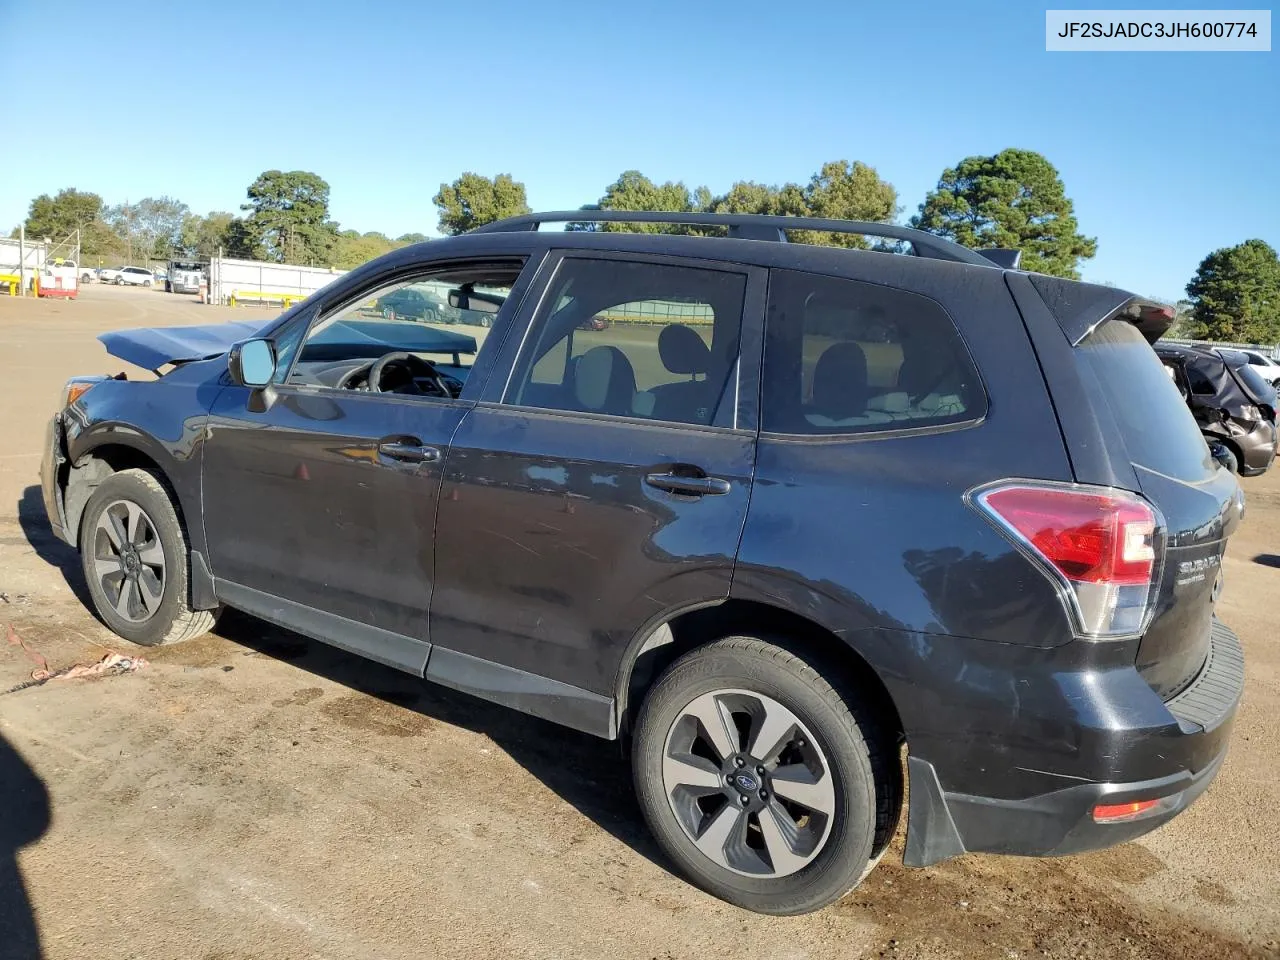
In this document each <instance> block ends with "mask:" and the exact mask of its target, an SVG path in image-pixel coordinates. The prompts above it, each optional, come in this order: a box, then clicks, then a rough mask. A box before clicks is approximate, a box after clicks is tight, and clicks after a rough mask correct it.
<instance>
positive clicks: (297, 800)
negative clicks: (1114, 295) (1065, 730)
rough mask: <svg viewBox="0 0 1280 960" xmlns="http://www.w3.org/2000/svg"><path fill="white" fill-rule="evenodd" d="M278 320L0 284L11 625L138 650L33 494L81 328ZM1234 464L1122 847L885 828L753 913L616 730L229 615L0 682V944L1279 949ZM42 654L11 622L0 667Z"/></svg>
mask: <svg viewBox="0 0 1280 960" xmlns="http://www.w3.org/2000/svg"><path fill="white" fill-rule="evenodd" d="M271 315H272V312H271V311H262V310H258V311H253V310H243V309H242V310H239V311H235V312H234V313H233V312H232V311H230V310H225V309H222V308H214V307H204V306H199V305H197V304H195V303H194V301H193V300H192V299H191V298H185V297H178V296H171V295H166V294H163V293H159V292H154V291H143V290H133V289H116V288H105V287H96V286H90V287H88V288H86V289H85V290H83V291H82V293H81V296H80V298H79V300H78V301H76V302H73V303H59V302H44V301H42V302H36V301H29V300H13V299H10V298H8V297H0V636H3V635H4V632H5V627H6V626H7V625H11V626H12V627H13V630H14V631H15V632H16V634H17V635H18V636H20V637H21V638H22V639H23V640H24V641H25V642H26V643H27V644H28V646H30V647H32V648H33V649H35V650H38V651H39V652H40V653H41V654H43V655H44V656H45V657H46V658H48V661H49V664H50V666H51V667H53V668H54V669H57V668H60V667H64V666H68V665H71V664H75V663H88V662H93V661H96V660H97V659H99V658H100V657H101V656H102V655H103V654H104V653H105V652H107V651H108V650H114V651H119V652H122V653H130V652H138V651H137V650H136V648H131V647H130V645H129V644H127V643H125V642H124V641H120V640H118V639H116V638H114V637H113V636H112V635H111V634H110V633H109V632H108V631H107V630H106V629H105V628H103V627H102V626H101V625H100V624H99V623H98V622H97V621H96V620H95V619H94V618H93V617H92V616H91V615H90V614H89V613H88V611H87V610H86V608H85V606H84V605H83V603H82V602H81V599H80V597H81V596H82V595H83V593H84V591H83V584H82V580H81V578H80V575H79V568H78V560H77V558H76V557H75V555H74V554H73V552H72V551H70V550H69V549H67V548H66V547H64V546H63V545H62V544H60V543H58V542H56V541H55V540H53V539H52V537H51V535H50V534H49V533H48V531H47V528H46V526H45V523H44V518H43V511H42V508H41V506H40V498H39V490H38V486H37V485H38V482H39V479H38V475H37V471H38V464H39V451H40V448H41V443H42V440H43V430H44V425H45V423H46V420H47V418H48V416H49V415H50V414H51V413H52V410H53V407H54V405H55V403H56V401H57V396H58V390H59V387H60V385H61V383H62V382H63V381H64V380H65V379H66V377H67V376H69V375H72V374H77V373H95V372H110V373H114V372H117V371H118V370H120V369H121V368H122V364H121V362H120V361H118V360H115V359H112V358H109V357H107V355H106V353H105V351H103V349H102V347H101V345H100V344H99V343H98V342H97V341H96V340H95V339H94V337H95V336H96V334H98V333H100V332H102V331H104V330H112V329H119V328H123V327H135V326H155V325H161V324H165V325H171V324H178V323H198V322H203V323H207V322H211V321H214V320H216V319H230V318H231V317H232V316H235V317H237V318H241V319H243V318H246V317H249V316H262V317H268V316H271ZM129 372H130V375H131V376H132V375H134V373H135V372H136V371H133V370H130V371H129ZM1244 484H1245V490H1246V493H1247V495H1248V500H1249V513H1248V515H1247V516H1246V519H1245V522H1244V525H1243V527H1242V529H1241V531H1240V532H1239V533H1238V534H1237V536H1236V537H1235V538H1234V539H1233V541H1232V544H1231V548H1230V551H1229V553H1228V556H1227V560H1226V563H1225V569H1226V585H1227V586H1226V593H1225V596H1224V599H1223V602H1222V614H1223V616H1224V618H1225V619H1227V621H1228V622H1229V623H1231V625H1232V626H1233V627H1234V628H1235V629H1236V631H1237V632H1239V634H1240V635H1241V637H1242V639H1243V642H1244V645H1245V651H1246V656H1247V658H1248V685H1247V690H1246V695H1245V703H1244V706H1243V708H1242V711H1241V713H1240V715H1239V718H1238V720H1237V722H1236V727H1235V734H1234V743H1233V747H1232V753H1231V755H1230V757H1229V759H1228V761H1227V763H1226V765H1225V767H1224V768H1223V771H1222V773H1221V775H1220V777H1219V778H1218V781H1217V783H1216V784H1215V785H1214V786H1213V787H1212V788H1211V789H1210V791H1209V792H1208V793H1207V794H1206V795H1205V796H1204V798H1202V799H1201V800H1200V802H1199V803H1197V804H1196V805H1195V806H1194V807H1193V808H1192V809H1191V810H1190V811H1189V812H1188V813H1186V814H1185V815H1183V816H1182V817H1180V818H1178V819H1177V820H1175V821H1174V822H1173V823H1171V824H1170V825H1168V826H1166V827H1164V828H1163V829H1161V830H1159V831H1157V832H1156V833H1154V834H1152V835H1151V836H1149V837H1147V838H1144V839H1143V840H1142V841H1140V842H1138V843H1132V844H1127V845H1125V846H1123V847H1119V848H1117V849H1114V850H1110V851H1105V852H1102V853H1097V854H1092V855H1089V856H1082V857H1072V858H1065V859H1060V860H1053V861H1040V860H1014V859H1002V858H997V857H978V856H972V857H965V858H962V859H960V860H956V861H951V862H949V863H945V864H942V865H940V866H937V867H933V868H930V869H927V870H904V869H903V868H902V866H901V849H902V844H901V839H902V838H901V837H899V838H898V840H897V841H896V842H895V845H894V848H893V850H891V851H890V853H889V855H888V856H887V857H886V858H885V861H884V863H883V864H882V865H881V866H880V868H879V869H878V870H877V871H876V872H875V873H873V874H872V875H871V877H870V879H869V880H868V881H867V882H866V883H865V884H864V886H863V887H862V888H861V889H860V890H857V891H855V892H854V893H853V894H851V895H850V896H848V897H847V898H845V899H844V900H843V901H841V902H840V903H838V904H836V905H835V906H833V907H831V908H830V909H828V910H826V911H824V912H822V913H819V914H815V915H811V916H808V917H802V918H796V919H778V918H766V917H758V916H755V915H752V914H748V913H744V912H742V911H740V910H737V909H736V908H733V907H730V906H728V905H726V904H723V903H721V902H719V901H716V900H713V899H711V898H710V897H707V896H705V895H703V894H701V893H699V892H698V891H697V890H695V889H693V888H692V887H690V886H688V885H686V884H685V883H684V882H682V881H681V880H680V879H678V878H677V877H675V876H673V875H672V874H671V873H670V872H669V871H668V869H667V867H666V865H665V863H664V862H663V859H662V857H661V855H660V854H659V853H658V852H657V850H656V848H655V847H654V845H653V844H652V842H651V841H650V840H649V839H648V837H647V835H646V833H645V830H644V827H643V824H642V823H641V820H640V816H639V812H638V810H637V808H636V805H635V802H634V801H633V800H632V798H631V793H630V787H629V784H628V780H627V770H626V768H625V766H624V765H623V764H622V763H621V762H620V760H619V758H618V752H617V748H616V746H614V745H611V744H608V743H605V742H602V741H596V740H593V739H591V738H588V737H585V736H581V735H578V734H575V733H572V732H567V731H563V730H560V729H558V728H554V727H552V726H550V725H548V724H545V723H543V722H541V721H537V720H533V719H529V718H525V717H522V716H519V715H517V714H514V713H508V712H506V711H503V710H501V709H499V708H497V707H491V706H488V705H486V704H484V703H481V702H479V701H476V700H472V699H470V698H467V697H465V696H463V695H455V694H452V693H450V692H448V691H444V690H441V689H438V688H433V687H429V686H426V685H424V684H422V683H421V682H419V681H415V680H414V679H413V678H411V677H409V676H407V675H403V674H399V673H396V672H395V671H392V670H389V669H386V668H383V667H380V666H378V665H376V664H373V663H369V662H367V661H364V660H361V659H358V658H356V657H353V656H348V655H346V654H343V653H340V652H338V651H335V650H332V649H329V648H326V647H323V646H321V645H319V644H315V643H312V642H310V641H307V640H304V639H302V638H300V637H298V636H296V635H293V634H289V633H286V632H283V631H280V630H276V629H274V628H271V627H268V626H266V625H265V624H262V623H259V622H257V621H254V620H252V619H250V618H248V617H244V616H236V615H228V616H227V617H226V618H225V619H224V620H223V622H222V624H221V625H220V627H219V629H218V632H217V634H216V635H212V636H209V637H206V638H203V639H201V640H197V641H195V642H193V643H191V644H188V645H185V646H177V647H171V648H163V649H159V650H156V651H148V652H146V655H147V656H148V659H149V660H150V661H151V665H150V667H149V668H148V669H146V670H144V671H142V672H140V673H137V674H133V675H127V676H118V677H107V678H102V679H98V680H78V681H76V680H70V681H68V680H57V681H52V682H50V683H48V684H45V685H43V686H38V687H33V688H29V689H24V690H21V691H19V692H16V693H10V694H4V695H0V804H3V807H2V808H0V957H3V958H21V960H27V958H30V957H36V956H44V957H49V958H76V960H81V958H86V957H94V958H117V957H120V958H123V957H138V958H143V957H145V958H153V957H154V958H173V957H183V958H204V960H214V958H217V960H247V958H272V960H278V958H320V957H324V958H402V957H403V958H415V960H416V958H421V957H477V956H504V957H506V956H514V957H592V958H594V957H599V956H608V957H610V958H615V960H625V958H645V960H648V958H686V957H687V958H702V957H719V956H735V957H740V958H741V957H744V956H745V957H752V958H773V957H777V958H803V957H845V958H848V957H861V956H869V957H902V958H912V957H915V958H943V957H947V958H950V957H955V958H969V957H994V958H1002V960H1004V958H1030V957H1042V956H1049V957H1100V958H1101V957H1106V958H1119V957H1143V958H1146V957H1154V958H1176V960H1187V958H1195V957H1213V958H1228V957H1276V956H1280V812H1278V811H1280V776H1278V775H1277V769H1278V768H1280V653H1278V652H1277V644H1276V641H1275V637H1276V627H1275V623H1276V619H1277V614H1278V613H1280V603H1278V602H1277V600H1276V597H1277V596H1278V595H1280V569H1278V568H1280V471H1273V472H1272V473H1271V474H1269V475H1267V476H1265V477H1263V478H1260V479H1258V480H1246V481H1244ZM1272 591H1276V593H1273V592H1272ZM33 668H34V664H33V663H32V662H31V661H30V660H29V659H28V658H27V656H26V655H25V654H24V653H23V651H22V649H21V648H20V647H18V646H14V645H10V644H6V643H4V642H2V641H0V690H7V689H8V688H10V687H12V686H14V685H15V684H18V683H20V682H22V681H23V680H24V679H26V678H27V677H28V676H29V675H30V672H31V670H32V669H33Z"/></svg>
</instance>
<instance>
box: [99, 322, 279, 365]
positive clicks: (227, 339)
mask: <svg viewBox="0 0 1280 960" xmlns="http://www.w3.org/2000/svg"><path fill="white" fill-rule="evenodd" d="M269 322H274V321H269ZM266 325H267V324H266V323H264V322H263V321H261V320H236V321H233V322H231V323H208V324H201V325H200V326H195V327H147V328H145V329H140V330H116V331H114V332H112V333H104V334H101V335H100V336H99V337H98V339H99V340H101V341H102V345H103V346H104V347H106V348H107V353H109V354H111V355H112V356H113V357H119V358H120V359H121V360H124V361H127V362H128V363H132V364H136V365H137V366H139V367H143V368H144V369H146V370H158V369H159V368H160V367H163V366H164V365H165V364H166V363H184V362H186V361H190V360H207V359H209V358H210V357H216V356H219V355H220V354H223V353H226V352H227V351H228V350H230V349H231V345H232V344H234V343H239V342H240V341H241V340H248V339H250V338H252V337H253V335H254V334H256V333H257V332H258V331H259V330H262V329H263V328H264V327H265V326H266Z"/></svg>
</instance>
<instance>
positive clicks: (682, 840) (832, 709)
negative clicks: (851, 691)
mask: <svg viewBox="0 0 1280 960" xmlns="http://www.w3.org/2000/svg"><path fill="white" fill-rule="evenodd" d="M886 742H887V741H886V739H885V738H884V737H883V736H882V734H881V733H880V731H879V729H878V725H877V723H876V721H875V719H874V717H873V716H871V714H870V713H869V712H868V711H866V710H865V709H864V708H859V707H858V706H857V703H856V698H855V697H852V696H850V695H847V694H846V695H845V696H842V695H841V694H840V693H838V692H837V691H836V689H835V688H834V687H832V685H831V684H830V683H829V682H828V681H827V680H826V679H824V678H823V676H822V675H821V674H819V673H818V672H817V670H815V669H814V667H813V666H812V665H811V664H810V663H809V662H808V661H807V660H806V659H802V658H801V657H800V656H797V655H796V654H794V653H792V652H790V651H788V650H787V649H785V648H784V647H783V646H781V645H777V644H773V643H768V642H765V641H763V640H759V639H755V638H751V637H730V638H727V639H724V640H719V641H716V642H715V643H712V644H709V645H708V646H705V647H701V648H699V649H697V650H694V651H692V652H691V653H689V654H686V655H685V656H684V657H682V658H681V659H679V660H677V661H676V662H675V663H674V664H672V666H671V667H670V668H669V669H668V670H667V671H666V672H665V673H664V674H663V676H662V677H661V678H660V679H659V680H658V682H657V683H656V684H655V685H654V687H653V689H652V691H651V692H650V694H649V695H648V697H647V698H646V699H645V702H644V705H643V706H642V708H641V712H640V717H639V722H638V724H637V727H636V735H635V741H634V749H633V753H632V762H633V774H634V779H635V785H636V791H637V793H638V795H639V798H640V806H641V809H642V810H643V812H644V815H645V819H646V821H647V822H648V824H649V828H650V829H651V830H652V831H653V833H654V836H655V837H656V838H657V840H658V842H659V844H660V845H661V846H662V848H663V849H664V850H665V851H666V853H667V854H668V856H670V857H671V859H672V860H673V861H674V862H675V864H676V865H677V866H678V867H679V868H680V870H681V872H682V873H684V874H685V876H687V877H688V878H689V879H690V880H691V881H692V882H693V883H694V884H696V885H697V886H699V887H701V888H702V889H703V890H706V891H707V892H708V893H711V894H714V895H715V896H717V897H720V898H721V899H724V900H727V901H729V902H730V903H734V904H737V905H738V906H741V907H745V908H746V909H748V910H755V911H758V912H761V913H771V914H783V915H789V914H800V913H808V912H810V911H812V910H818V909H820V908H822V907H824V906H826V905H827V904H829V903H831V902H833V901H834V900H837V899H839V898H840V897H841V896H843V895H844V894H845V893H846V892H848V891H849V890H851V889H852V888H853V887H855V886H856V885H857V884H858V883H859V882H860V881H861V879H862V877H863V876H865V874H866V872H867V870H868V864H870V863H872V862H873V858H874V857H876V856H878V854H879V853H881V852H882V851H883V849H884V846H885V845H886V844H887V842H888V838H889V837H890V836H891V834H892V831H893V828H894V826H895V825H896V822H897V815H898V796H899V791H897V790H895V789H894V784H895V783H900V778H901V771H900V769H898V768H897V767H896V766H894V765H893V764H892V763H891V757H890V756H889V755H888V754H889V753H890V750H889V749H887V748H886V747H885V744H886ZM891 770H897V774H896V776H895V775H893V774H891V772H890V771H891Z"/></svg>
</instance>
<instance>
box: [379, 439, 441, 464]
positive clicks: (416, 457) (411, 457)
mask: <svg viewBox="0 0 1280 960" xmlns="http://www.w3.org/2000/svg"><path fill="white" fill-rule="evenodd" d="M378 453H379V454H380V455H381V456H384V457H386V458H387V459H388V460H399V461H400V462H401V463H435V462H437V461H438V460H439V459H440V450H439V448H438V447H428V446H426V445H424V444H422V443H419V442H418V441H417V440H412V439H408V440H383V441H382V442H381V443H379V444H378Z"/></svg>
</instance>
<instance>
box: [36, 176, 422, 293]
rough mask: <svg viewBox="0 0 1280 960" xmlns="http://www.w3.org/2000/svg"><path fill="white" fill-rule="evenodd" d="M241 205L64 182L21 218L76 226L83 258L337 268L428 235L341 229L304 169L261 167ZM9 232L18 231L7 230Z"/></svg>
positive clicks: (325, 192) (60, 235) (318, 180)
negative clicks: (110, 198)
mask: <svg viewBox="0 0 1280 960" xmlns="http://www.w3.org/2000/svg"><path fill="white" fill-rule="evenodd" d="M240 211H241V212H240V213H239V214H234V213H229V212H227V211H219V210H215V211H212V212H210V213H208V214H207V215H205V216H201V215H200V214H197V213H194V212H192V210H191V209H190V208H189V207H188V206H187V205H186V204H185V203H183V202H181V201H180V200H175V199H174V198H172V197H144V198H143V199H141V200H137V201H133V202H127V203H121V204H116V205H108V204H106V203H104V202H103V199H102V197H101V196H100V195H99V194H96V193H90V192H86V191H81V190H77V189H75V188H68V189H65V190H59V191H58V193H57V194H55V195H54V196H49V195H48V194H41V195H40V196H38V197H36V198H35V199H34V200H32V201H31V206H30V209H29V210H28V213H27V217H26V220H25V221H24V224H23V226H24V227H25V229H26V235H27V237H28V238H30V239H32V240H43V239H46V238H48V239H50V240H53V241H54V242H60V241H62V240H64V239H66V238H67V237H69V236H70V235H72V234H73V233H74V232H75V231H77V230H78V231H79V232H80V252H81V258H82V259H83V260H84V261H85V263H96V262H97V261H102V262H103V263H104V264H114V263H125V262H128V261H134V262H142V261H146V260H169V259H183V258H190V259H197V260H207V259H209V258H210V257H212V256H215V255H217V254H218V253H219V251H221V252H222V253H223V254H224V255H225V256H229V257H241V258H244V259H247V260H269V261H275V262H278V263H304V264H313V265H316V266H331V267H337V268H340V269H350V268H352V267H358V266H359V265H360V264H362V263H364V262H366V261H368V260H372V259H373V258H374V257H377V256H381V255H382V254H384V253H386V252H387V251H389V250H394V249H395V248H396V247H401V246H405V245H406V244H409V243H417V242H420V241H422V240H426V239H427V237H426V235H425V234H421V233H406V234H403V235H401V236H399V237H397V238H395V239H392V238H390V237H388V236H386V235H385V234H382V233H378V232H376V231H374V232H369V233H360V232H358V231H356V230H343V229H342V228H341V227H340V225H339V224H338V223H336V222H335V221H334V220H333V219H332V218H331V217H330V215H329V184H328V183H326V182H325V180H324V179H323V178H322V177H320V176H318V175H317V174H314V173H310V172H307V171H304V170H293V171H288V172H286V171H281V170H267V171H265V172H264V173H262V174H261V175H260V176H259V177H258V178H257V179H256V180H254V181H253V183H251V184H249V187H248V189H247V190H246V202H245V203H244V204H242V205H241V207H240ZM11 235H12V236H15V237H16V236H17V235H18V230H17V228H15V229H14V230H13V233H12V234H11Z"/></svg>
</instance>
